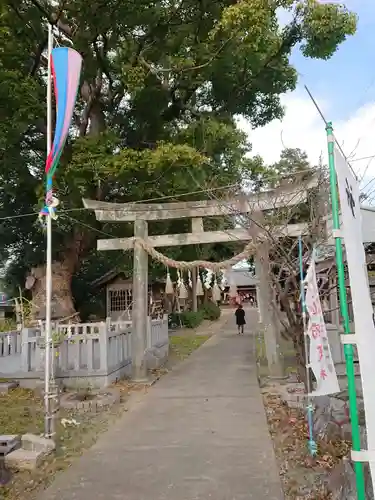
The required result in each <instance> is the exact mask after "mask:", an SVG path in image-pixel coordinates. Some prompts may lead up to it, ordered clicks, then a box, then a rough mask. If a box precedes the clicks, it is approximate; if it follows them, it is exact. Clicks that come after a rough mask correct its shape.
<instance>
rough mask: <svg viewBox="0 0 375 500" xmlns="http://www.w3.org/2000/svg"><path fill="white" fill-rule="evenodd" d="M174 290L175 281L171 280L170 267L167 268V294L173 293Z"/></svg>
mask: <svg viewBox="0 0 375 500" xmlns="http://www.w3.org/2000/svg"><path fill="white" fill-rule="evenodd" d="M173 293H174V290H173V283H172V280H171V275H170V273H169V268H167V280H166V282H165V294H166V295H173Z"/></svg>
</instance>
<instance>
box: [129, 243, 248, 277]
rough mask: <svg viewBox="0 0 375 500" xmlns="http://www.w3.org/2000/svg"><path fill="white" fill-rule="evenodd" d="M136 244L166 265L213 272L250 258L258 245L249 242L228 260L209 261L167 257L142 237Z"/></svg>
mask: <svg viewBox="0 0 375 500" xmlns="http://www.w3.org/2000/svg"><path fill="white" fill-rule="evenodd" d="M133 240H134V244H138V245H140V246H141V247H142V248H143V250H145V252H147V253H148V254H149V256H150V257H152V258H153V259H155V260H157V261H158V262H161V263H162V264H164V266H165V267H167V268H168V267H173V268H175V269H181V270H188V269H194V268H195V267H201V268H205V269H210V270H212V271H213V272H215V273H217V272H219V271H220V270H221V269H225V268H228V267H232V266H234V265H235V264H237V263H238V262H241V261H242V260H245V259H248V258H249V257H250V256H251V255H252V254H253V253H254V251H255V250H256V247H257V245H256V244H255V243H254V242H252V241H251V242H249V243H248V244H247V245H246V246H245V248H244V249H243V250H242V252H241V253H239V254H237V255H234V256H233V257H231V258H230V259H228V260H224V261H222V262H209V261H207V260H192V261H190V262H186V261H184V260H182V261H178V260H174V259H171V258H169V257H167V256H166V255H164V254H162V253H161V252H158V251H157V250H155V248H154V247H152V246H150V245H149V244H148V243H147V241H145V240H144V239H142V238H133Z"/></svg>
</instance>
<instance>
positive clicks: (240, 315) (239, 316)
mask: <svg viewBox="0 0 375 500" xmlns="http://www.w3.org/2000/svg"><path fill="white" fill-rule="evenodd" d="M234 314H235V316H236V325H237V327H238V335H240V334H241V333H243V327H244V325H246V320H245V311H244V310H243V307H242V304H239V305H238V307H237V309H236V312H235V313H234Z"/></svg>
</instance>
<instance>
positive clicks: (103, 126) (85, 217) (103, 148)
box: [0, 0, 356, 286]
mask: <svg viewBox="0 0 375 500" xmlns="http://www.w3.org/2000/svg"><path fill="white" fill-rule="evenodd" d="M279 8H286V9H288V10H289V11H290V12H291V13H292V21H291V23H290V24H289V25H287V26H285V27H280V25H279V24H278V19H277V10H278V9H279ZM48 22H50V23H52V24H53V25H54V33H55V37H56V39H57V41H58V42H59V43H60V44H65V45H69V46H73V47H74V48H75V49H76V50H78V51H79V52H80V53H81V54H82V56H83V59H84V66H83V75H82V82H81V88H80V93H79V100H78V104H77V106H76V110H75V116H74V133H73V134H72V137H71V139H70V141H69V143H68V145H67V147H66V148H65V152H64V155H63V157H62V160H61V165H60V167H59V169H58V171H57V175H56V179H55V185H56V188H57V195H58V197H59V199H60V201H61V206H60V218H59V219H58V222H57V223H56V224H54V235H53V238H54V249H55V254H54V259H58V260H61V261H63V262H64V263H65V264H66V265H67V266H68V268H69V270H70V272H71V275H72V276H73V275H74V274H75V273H76V272H77V270H78V269H79V266H80V263H83V262H84V263H85V265H84V268H85V269H86V270H87V273H86V278H85V277H84V276H83V275H82V273H81V275H80V279H79V280H78V281H79V283H81V284H82V286H83V283H87V280H89V279H92V278H94V277H96V275H95V274H97V273H99V272H102V271H103V270H104V268H108V267H110V266H111V265H113V264H114V262H115V261H116V263H117V262H118V259H119V257H118V256H112V255H108V256H106V258H105V259H104V261H103V260H102V261H101V262H100V263H99V261H98V255H97V253H96V252H95V251H93V249H95V246H96V238H97V237H98V235H99V233H95V232H94V231H92V230H91V229H90V228H89V227H90V226H92V227H94V228H96V229H98V230H100V231H102V232H103V233H105V234H109V235H120V234H121V235H123V236H126V235H128V234H130V232H131V227H129V225H127V224H121V225H119V224H110V225H109V224H107V225H101V226H100V225H98V223H97V222H96V220H95V218H94V216H93V215H92V214H91V213H88V212H86V211H83V210H78V209H79V208H81V207H82V202H81V198H82V197H86V198H95V199H99V200H105V201H118V202H128V201H139V200H144V199H155V198H160V197H165V196H168V197H170V200H171V201H172V200H176V199H180V198H179V195H181V194H185V193H187V192H192V191H198V190H201V189H205V188H208V187H209V188H217V187H219V186H225V185H228V184H238V183H240V181H241V180H242V179H243V178H247V179H251V178H253V177H254V176H256V175H257V173H259V171H261V170H262V168H263V166H262V164H261V162H260V161H259V159H255V160H249V159H248V158H247V157H246V154H247V153H248V152H249V151H250V145H249V144H248V142H247V139H246V137H245V136H244V134H242V133H241V132H239V131H238V129H237V128H236V124H235V116H236V115H238V114H241V115H243V116H245V117H246V118H247V119H248V120H249V121H250V122H251V124H252V125H253V126H254V127H256V126H262V125H264V124H266V123H268V122H269V121H270V120H272V119H274V118H280V117H281V116H282V114H283V109H282V106H281V104H280V95H281V94H282V93H284V92H286V91H288V90H292V89H294V88H295V85H296V80H297V73H296V70H295V69H294V68H293V66H292V65H291V64H290V61H289V58H290V53H291V50H292V49H293V47H295V46H296V45H299V46H300V48H301V50H302V52H303V53H304V55H305V56H307V57H315V58H323V59H327V58H329V57H330V56H331V55H332V54H333V53H334V52H335V50H336V49H337V47H338V45H339V44H340V43H341V42H343V41H344V40H345V38H346V37H347V36H348V35H352V34H353V33H354V32H355V29H356V17H355V15H354V14H352V13H350V12H348V11H347V10H346V9H345V7H344V6H341V5H338V4H333V3H332V4H331V3H324V4H321V3H320V2H318V1H317V0H304V1H297V2H295V1H291V0H239V1H233V0H217V1H214V2H213V1H211V0H210V1H209V0H199V1H198V0H183V1H182V0H174V1H171V0H162V1H152V2H151V1H149V0H123V1H119V0H92V1H90V2H87V1H84V0H74V1H73V0H70V1H69V0H68V1H66V0H64V1H63V0H60V1H56V2H50V1H47V0H17V1H15V0H5V1H4V2H2V4H1V7H0V84H1V85H0V110H1V111H0V118H1V120H0V155H1V164H0V166H1V168H0V181H1V182H0V190H1V194H0V217H12V216H14V215H20V214H24V213H27V212H32V211H34V210H37V209H38V208H39V207H40V205H41V199H42V197H43V182H42V179H43V170H44V161H45V132H46V130H45V105H44V103H45V98H44V96H45V94H46V89H45V82H46V80H45V75H46V45H47V37H46V26H47V23H48ZM212 193H213V191H212V192H208V193H200V194H194V195H191V196H190V198H189V197H188V196H187V197H184V198H183V199H197V198H198V197H199V198H207V197H209V196H210V197H212V196H222V193H220V191H215V193H216V194H214V195H213V194H212ZM35 219H36V218H35V217H34V216H33V217H22V218H12V219H7V220H3V221H2V225H1V229H0V230H1V240H0V258H1V259H2V261H3V262H5V261H8V262H9V259H12V265H10V266H9V270H8V276H9V277H12V278H13V281H14V283H18V282H20V281H22V278H23V276H24V274H25V271H26V269H27V268H29V267H30V266H37V265H42V263H43V262H44V258H45V256H44V235H43V233H42V232H41V231H40V228H39V227H38V224H37V223H36V222H35ZM212 224H216V225H217V224H220V222H219V221H213V222H212ZM159 226H160V227H158V226H157V225H156V226H155V228H151V231H157V232H167V231H172V230H173V231H175V230H178V231H179V232H180V231H182V230H183V229H184V228H185V226H186V223H185V222H181V221H172V222H171V223H168V224H163V225H159ZM225 252H228V250H227V249H226V248H225V247H223V246H210V247H209V246H205V247H202V248H200V247H197V248H196V249H195V248H188V247H185V248H181V249H174V250H173V252H172V254H173V255H174V256H176V257H179V258H193V257H194V256H195V255H197V254H198V255H199V256H202V255H203V256H204V258H208V259H209V258H211V259H214V258H217V257H218V256H219V255H221V256H225ZM90 259H91V260H92V262H91V264H90V263H89V261H90ZM95 262H97V263H98V265H95ZM89 270H90V271H89ZM95 270H96V271H97V273H95ZM88 274H90V276H89V277H88V276H87V275H88Z"/></svg>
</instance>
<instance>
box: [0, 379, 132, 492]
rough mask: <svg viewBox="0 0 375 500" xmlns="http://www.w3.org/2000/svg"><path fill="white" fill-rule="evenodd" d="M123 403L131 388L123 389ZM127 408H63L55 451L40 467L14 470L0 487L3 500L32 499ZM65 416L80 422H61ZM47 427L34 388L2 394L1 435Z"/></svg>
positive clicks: (40, 401)
mask: <svg viewBox="0 0 375 500" xmlns="http://www.w3.org/2000/svg"><path fill="white" fill-rule="evenodd" d="M121 392H122V394H123V403H124V402H125V401H126V398H127V394H128V391H127V390H125V389H124V393H123V391H121ZM123 411H126V404H120V405H114V406H112V407H111V408H110V409H109V410H103V411H98V412H97V413H93V412H88V413H81V412H77V411H75V412H72V411H67V410H63V409H61V410H60V412H59V417H58V419H57V422H56V424H57V428H56V436H55V442H56V451H55V453H53V454H51V455H50V456H49V457H48V458H47V459H46V461H45V462H44V464H43V465H42V466H41V467H40V469H38V470H36V471H33V472H28V471H23V472H15V473H14V475H13V478H12V481H11V482H10V483H8V484H7V485H6V486H3V487H0V499H1V500H5V499H6V500H32V499H34V498H35V496H34V495H35V493H36V492H38V491H39V489H40V488H43V487H46V486H48V485H49V484H50V483H51V482H52V481H53V478H54V476H55V475H56V473H58V472H59V471H62V470H65V469H67V468H68V467H69V466H70V465H71V464H72V462H73V460H74V459H75V458H77V457H79V456H80V455H81V454H82V452H83V451H84V450H86V449H87V448H90V447H91V446H92V445H93V444H94V443H95V441H96V440H97V438H98V437H99V435H100V434H101V433H102V432H103V431H105V430H107V429H108V427H109V425H110V423H111V422H113V421H114V420H115V419H116V418H118V417H119V416H120V415H121V414H122V412H123ZM62 419H68V420H73V419H74V420H75V421H76V422H77V424H78V425H68V426H66V427H64V426H63V425H62V424H61V420H62ZM43 427H44V409H43V400H42V399H41V398H40V397H38V396H36V395H35V393H34V392H33V391H30V390H26V389H14V390H11V391H9V393H8V394H6V395H2V396H0V429H1V434H20V435H22V434H25V433H32V434H36V435H40V434H42V433H43Z"/></svg>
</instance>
